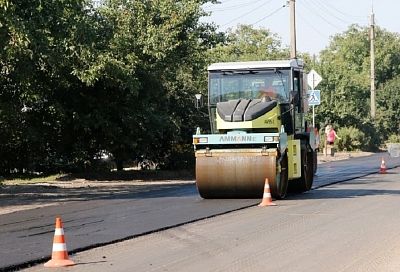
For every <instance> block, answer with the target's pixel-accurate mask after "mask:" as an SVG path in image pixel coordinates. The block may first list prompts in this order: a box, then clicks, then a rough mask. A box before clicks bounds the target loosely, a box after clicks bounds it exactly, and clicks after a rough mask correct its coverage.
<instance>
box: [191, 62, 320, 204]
mask: <svg viewBox="0 0 400 272" xmlns="http://www.w3.org/2000/svg"><path fill="white" fill-rule="evenodd" d="M307 110H308V99H307V84H306V74H305V73H304V63H303V61H302V60H300V59H290V60H279V61H256V62H232V63H215V64H211V65H210V66H209V67H208V112H209V117H210V125H211V134H202V133H201V129H199V128H198V129H197V131H196V134H195V135H193V145H194V148H195V156H196V185H197V189H198V191H199V194H200V196H201V197H203V198H261V197H262V195H263V191H264V184H265V181H266V179H268V183H269V186H270V190H271V194H272V197H274V198H275V199H283V198H284V197H285V196H286V194H287V191H288V190H294V191H307V190H310V189H311V187H312V183H313V177H314V172H315V169H316V154H315V148H316V146H315V135H314V132H313V131H314V130H313V129H310V128H307V122H306V121H305V113H306V112H307Z"/></svg>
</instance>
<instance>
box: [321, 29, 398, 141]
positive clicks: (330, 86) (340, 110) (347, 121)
mask: <svg viewBox="0 0 400 272" xmlns="http://www.w3.org/2000/svg"><path fill="white" fill-rule="evenodd" d="M368 33H369V31H368V28H366V27H360V26H357V25H352V26H350V27H349V29H348V30H347V31H345V32H344V33H341V34H337V35H336V36H334V37H333V39H332V40H331V43H330V44H329V46H328V47H327V48H326V49H325V50H323V51H322V52H321V54H320V59H319V61H318V63H316V65H315V67H314V68H315V69H316V70H317V72H318V73H320V74H321V76H322V78H323V81H322V82H321V84H320V86H319V88H320V89H321V93H322V96H321V97H322V104H321V105H320V106H318V107H317V108H316V110H317V118H318V122H321V123H322V122H324V121H326V120H330V121H331V122H334V123H336V124H337V125H338V126H339V127H345V126H346V127H350V126H355V127H356V128H358V129H360V130H361V131H362V132H363V133H365V134H366V135H367V136H368V137H370V139H371V142H370V143H369V146H371V145H372V146H373V145H375V146H376V145H377V144H378V143H379V139H378V138H377V137H376V135H377V133H376V131H377V129H378V127H379V124H378V123H377V122H378V121H376V122H375V121H374V120H372V119H371V118H370V115H369V113H370V55H369V54H370V42H369V36H368V35H369V34H368ZM399 57H400V40H399V35H398V34H395V33H390V32H388V31H386V30H384V29H381V28H377V32H376V65H377V66H376V71H377V72H376V74H377V77H376V83H377V86H382V84H384V83H385V82H386V81H387V80H390V79H391V78H393V77H394V76H395V75H398V74H399V72H400V70H399V68H398V66H399ZM379 88H380V87H379ZM378 114H379V113H378ZM377 120H378V119H377Z"/></svg>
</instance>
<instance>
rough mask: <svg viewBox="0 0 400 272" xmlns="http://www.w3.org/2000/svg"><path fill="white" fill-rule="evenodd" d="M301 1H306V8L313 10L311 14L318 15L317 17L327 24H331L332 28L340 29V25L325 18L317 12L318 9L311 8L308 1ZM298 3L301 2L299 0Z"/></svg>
mask: <svg viewBox="0 0 400 272" xmlns="http://www.w3.org/2000/svg"><path fill="white" fill-rule="evenodd" d="M303 1H304V3H308V5H307V9H310V10H311V9H312V10H314V11H313V14H315V15H316V16H318V17H319V18H321V19H322V20H323V21H324V22H325V23H327V24H328V25H330V26H332V27H333V28H336V29H337V30H339V31H341V30H342V28H341V27H338V26H337V25H336V24H334V23H332V22H331V21H329V20H328V19H326V18H324V17H323V16H321V15H320V13H319V12H318V10H317V11H315V9H313V7H312V5H310V2H308V0H303ZM299 3H302V2H301V1H300V2H299Z"/></svg>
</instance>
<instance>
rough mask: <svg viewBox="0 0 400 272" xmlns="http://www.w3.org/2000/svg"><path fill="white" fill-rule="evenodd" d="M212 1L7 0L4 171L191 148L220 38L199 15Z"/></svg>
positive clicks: (3, 11)
mask: <svg viewBox="0 0 400 272" xmlns="http://www.w3.org/2000/svg"><path fill="white" fill-rule="evenodd" d="M206 2H208V1H205V0H188V1H172V0H156V1H123V0H109V1H104V3H103V4H102V5H101V6H100V7H98V8H93V7H92V6H91V1H84V0H81V1H79V0H78V1H77V0H63V1H55V2H54V1H44V2H43V1H33V2H32V1H22V0H17V1H2V2H1V4H0V22H1V25H0V46H1V48H2V50H1V51H0V61H1V66H2V70H1V74H0V83H1V93H0V106H1V108H0V130H1V134H0V140H1V142H2V143H4V144H2V145H1V147H0V152H1V158H2V160H1V162H0V172H1V173H4V174H7V173H10V171H19V172H23V171H26V170H28V171H59V170H68V171H70V170H82V169H86V168H88V167H92V166H93V164H94V162H95V160H96V158H98V157H99V156H101V155H102V154H104V153H107V154H111V155H112V157H113V158H114V159H115V161H116V163H117V166H118V168H119V169H121V168H122V166H123V162H124V161H127V160H135V159H140V158H150V159H153V160H155V161H156V162H159V163H161V164H164V165H167V164H169V163H170V162H171V161H173V160H174V159H173V157H174V156H176V155H175V153H184V152H188V148H189V145H188V144H187V143H188V142H189V143H190V138H189V136H188V135H190V134H191V133H192V132H193V131H194V130H195V127H196V125H197V124H198V123H199V122H204V120H203V119H200V118H198V117H197V114H196V112H195V109H194V107H193V106H192V105H193V104H192V101H193V97H194V94H195V93H197V92H198V88H199V87H203V86H204V83H203V82H204V72H203V73H200V72H199V71H203V68H204V66H205V64H204V59H205V58H204V52H206V50H207V48H208V47H209V46H210V45H209V43H211V42H213V39H214V38H213V37H212V36H213V35H214V29H213V27H212V26H209V25H206V24H202V23H200V22H199V19H200V18H201V16H203V15H205V14H204V12H203V11H202V9H201V6H202V5H203V4H204V3H206ZM190 151H191V149H190ZM14 169H15V170H14Z"/></svg>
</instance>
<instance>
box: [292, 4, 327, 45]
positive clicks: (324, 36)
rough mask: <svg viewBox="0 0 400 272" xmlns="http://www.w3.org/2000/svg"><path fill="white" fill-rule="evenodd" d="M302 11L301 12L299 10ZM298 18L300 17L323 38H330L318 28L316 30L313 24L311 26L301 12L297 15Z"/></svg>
mask: <svg viewBox="0 0 400 272" xmlns="http://www.w3.org/2000/svg"><path fill="white" fill-rule="evenodd" d="M299 11H300V10H299ZM297 16H299V17H300V19H301V20H302V21H303V22H304V23H305V24H306V25H308V26H309V27H310V28H311V29H313V30H314V31H315V32H316V33H317V34H319V35H320V36H321V37H323V38H329V36H327V35H326V34H325V33H322V32H321V31H320V30H319V29H318V28H316V27H315V26H314V25H313V24H311V23H310V22H309V21H308V20H307V19H306V18H305V17H303V15H301V13H300V12H298V13H297Z"/></svg>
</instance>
